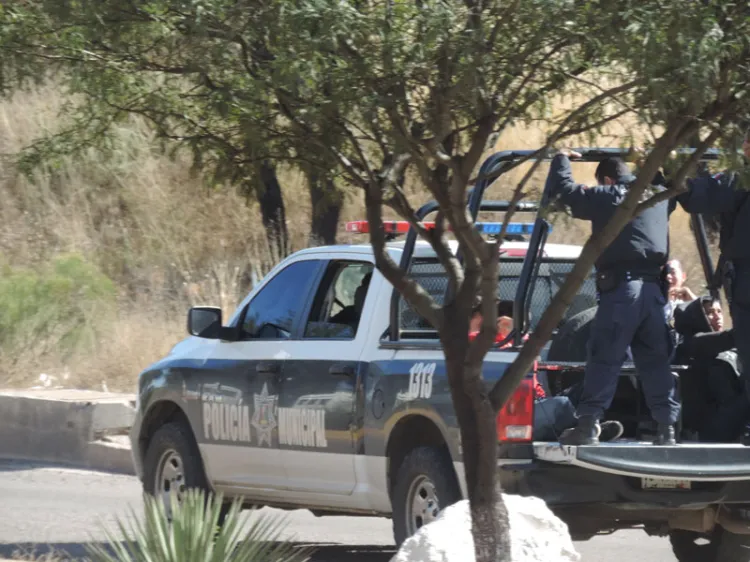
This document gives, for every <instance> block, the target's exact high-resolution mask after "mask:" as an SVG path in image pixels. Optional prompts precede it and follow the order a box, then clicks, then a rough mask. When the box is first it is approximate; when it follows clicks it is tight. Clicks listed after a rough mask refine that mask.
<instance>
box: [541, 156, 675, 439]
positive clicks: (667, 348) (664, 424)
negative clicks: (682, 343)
mask: <svg viewBox="0 0 750 562" xmlns="http://www.w3.org/2000/svg"><path fill="white" fill-rule="evenodd" d="M568 155H570V156H572V157H580V155H579V154H578V153H575V152H571V151H563V152H561V153H559V154H557V155H556V156H555V157H554V158H553V159H552V163H551V166H550V171H549V175H548V177H547V186H546V189H548V190H549V191H548V192H549V193H550V194H551V197H552V199H553V201H557V202H558V203H562V204H563V205H564V206H566V207H568V208H569V209H570V211H571V214H572V215H573V217H575V218H579V219H583V220H588V221H591V228H592V233H593V234H596V233H598V232H599V231H601V230H602V229H603V228H604V227H605V225H606V224H607V223H608V222H609V220H610V219H611V218H612V215H613V214H614V213H615V211H616V210H617V206H618V205H619V204H620V203H622V201H623V200H624V199H625V197H626V195H627V191H628V186H629V185H630V184H631V183H632V182H633V181H634V180H635V176H633V174H632V173H631V172H630V169H629V168H628V167H627V165H626V164H625V163H624V162H623V161H622V160H620V159H619V158H605V159H604V160H602V161H601V162H600V163H599V165H598V167H597V169H596V180H597V182H598V184H599V185H597V186H596V187H587V186H585V185H581V184H578V183H576V182H575V181H574V180H573V177H572V173H571V169H570V159H569V158H568ZM655 189H663V188H661V187H655ZM671 208H672V206H671V203H670V202H668V201H663V202H660V203H657V204H656V205H654V206H653V207H651V208H649V209H647V210H646V211H644V212H643V213H641V214H640V215H638V216H637V217H635V218H634V219H633V220H631V221H630V223H628V224H627V225H626V226H625V228H623V230H622V231H621V232H620V234H619V235H618V236H617V237H616V238H615V239H614V240H613V241H612V243H611V244H610V245H609V246H608V247H607V248H606V249H605V250H604V251H603V252H602V254H601V255H600V256H599V258H598V259H597V261H596V264H595V266H596V285H597V292H598V294H599V307H598V308H597V311H596V316H595V318H594V324H593V327H592V330H591V340H590V342H589V353H588V361H587V362H586V370H585V372H584V379H583V392H582V393H581V400H580V402H579V403H578V406H577V408H576V415H577V420H578V423H577V425H576V427H574V428H570V429H568V430H566V431H565V432H563V434H562V436H561V437H560V443H561V444H564V445H596V444H598V443H599V435H600V433H601V425H600V420H601V418H602V417H603V415H604V412H605V410H607V409H608V408H609V406H610V405H611V403H612V399H613V397H614V394H615V390H616V388H617V382H618V379H619V376H620V369H621V367H622V365H623V363H624V362H625V358H626V350H627V349H628V346H630V348H631V351H632V354H633V360H634V362H635V364H636V367H637V369H638V371H639V375H640V378H641V381H642V385H643V390H644V393H645V396H646V402H647V404H648V407H649V410H650V411H651V416H652V417H653V418H654V420H655V421H656V422H657V424H658V426H657V435H656V439H655V440H654V444H655V445H674V444H676V441H675V424H676V422H677V419H678V417H679V412H680V405H679V403H678V402H677V401H676V400H675V379H674V377H673V375H672V373H671V369H670V362H669V358H670V353H671V351H672V343H671V340H670V336H669V328H668V325H667V322H666V318H665V314H664V307H665V305H666V304H667V303H666V295H665V294H664V292H663V290H662V285H661V274H662V268H663V267H664V265H665V264H666V262H667V252H668V234H669V214H670V210H671Z"/></svg>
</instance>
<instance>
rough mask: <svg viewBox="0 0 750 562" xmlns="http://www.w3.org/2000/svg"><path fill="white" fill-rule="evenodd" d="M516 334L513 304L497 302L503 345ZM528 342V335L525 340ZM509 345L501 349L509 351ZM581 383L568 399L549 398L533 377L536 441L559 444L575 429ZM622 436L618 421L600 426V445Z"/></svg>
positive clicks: (476, 315) (478, 312) (475, 316)
mask: <svg viewBox="0 0 750 562" xmlns="http://www.w3.org/2000/svg"><path fill="white" fill-rule="evenodd" d="M481 306H482V301H481V299H477V301H476V302H475V304H474V307H473V309H472V315H471V320H470V323H469V341H472V340H473V339H474V338H476V337H477V335H478V334H479V330H480V329H481V327H482V308H481ZM512 331H513V301H507V300H498V301H497V337H496V338H495V342H496V343H501V342H502V341H503V340H505V338H506V337H507V336H508V335H509V334H510V333H511V332H512ZM525 338H528V335H526V336H525ZM511 344H512V342H510V341H508V342H506V343H505V344H504V345H502V346H501V348H500V349H504V348H507V347H510V345H511ZM580 384H581V383H578V384H575V385H573V386H572V387H570V388H568V389H566V391H567V393H568V395H567V396H547V392H546V391H545V390H544V387H543V386H542V385H541V384H540V383H539V381H538V380H536V377H534V422H533V423H534V430H533V439H534V441H557V440H558V438H559V436H560V434H561V433H562V432H563V431H565V430H566V429H568V428H570V427H572V426H574V425H575V422H576V415H575V411H576V403H575V400H576V399H577V398H578V397H579V396H580V394H581V391H580V388H578V387H579V386H580ZM622 434H623V426H622V424H621V423H620V422H618V421H616V420H609V421H605V422H601V434H600V435H599V440H600V441H613V440H615V439H617V438H618V437H620V436H621V435H622Z"/></svg>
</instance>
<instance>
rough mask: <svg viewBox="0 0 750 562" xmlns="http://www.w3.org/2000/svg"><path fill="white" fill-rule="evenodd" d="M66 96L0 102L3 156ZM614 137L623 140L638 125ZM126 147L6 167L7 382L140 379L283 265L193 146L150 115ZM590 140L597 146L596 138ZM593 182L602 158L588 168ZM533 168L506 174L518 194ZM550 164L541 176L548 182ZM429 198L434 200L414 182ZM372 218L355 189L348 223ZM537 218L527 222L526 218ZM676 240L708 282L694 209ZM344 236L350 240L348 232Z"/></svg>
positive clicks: (286, 175)
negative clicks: (206, 311) (198, 320)
mask: <svg viewBox="0 0 750 562" xmlns="http://www.w3.org/2000/svg"><path fill="white" fill-rule="evenodd" d="M61 102H62V100H61V99H60V98H59V96H58V94H57V92H56V91H55V89H54V88H52V87H50V88H47V89H44V90H42V91H40V92H38V93H37V94H35V95H23V96H18V97H16V98H14V99H12V100H9V101H7V102H4V103H1V104H0V121H1V123H2V127H1V128H0V153H2V154H4V155H6V156H7V157H8V158H9V160H8V162H10V158H11V157H12V155H13V154H15V153H16V152H18V151H19V150H20V149H21V148H22V147H23V146H26V145H27V144H28V143H30V142H32V141H33V139H35V138H37V137H38V136H39V135H41V134H42V133H44V132H45V131H50V130H52V131H53V130H55V128H56V126H57V123H58V120H57V112H58V110H59V108H60V105H61ZM626 127H627V124H624V125H621V127H620V130H617V129H613V130H612V131H610V132H609V134H608V135H607V136H605V137H603V138H601V140H600V144H601V145H602V146H605V145H607V146H615V145H616V144H617V138H618V137H619V135H621V134H623V133H624V132H625V130H626ZM117 139H118V143H119V147H120V148H119V150H118V151H117V156H116V157H115V158H113V159H105V158H104V157H102V155H101V154H98V153H97V151H96V150H91V151H89V153H87V154H86V156H85V158H84V159H83V160H82V161H80V160H78V161H65V162H61V163H59V164H58V165H55V166H54V167H48V168H45V169H40V170H38V171H37V172H36V175H35V177H34V179H33V181H28V180H27V179H25V178H24V177H22V176H21V175H20V174H19V173H18V172H17V171H16V170H14V168H13V166H12V165H11V164H10V163H6V164H5V165H4V166H3V167H2V169H1V173H0V198H1V199H0V200H1V201H2V204H0V310H2V311H3V313H2V317H1V318H0V352H1V353H2V355H1V356H0V357H1V359H0V386H31V385H33V384H38V383H39V377H40V375H41V374H47V375H50V376H53V377H56V379H57V382H56V384H57V383H59V384H65V385H66V386H79V387H84V388H85V387H90V388H102V386H106V387H107V388H109V389H110V390H114V389H121V390H132V388H133V385H134V384H135V376H136V375H137V373H138V372H139V371H140V370H141V369H142V368H143V367H145V366H146V365H147V364H149V363H150V362H151V361H153V360H155V359H157V358H158V357H160V356H161V355H163V354H164V353H166V352H167V351H168V350H169V348H170V347H171V346H172V345H173V344H174V343H176V342H177V341H178V340H179V339H181V338H183V337H184V336H185V312H186V309H187V308H188V307H189V306H191V305H193V304H218V305H220V306H222V307H223V309H224V310H225V311H226V313H229V312H230V311H231V310H233V309H234V307H235V306H236V304H237V302H238V301H239V300H240V299H242V297H243V296H244V295H245V294H246V292H247V290H248V289H249V288H250V287H251V286H252V284H253V282H254V280H257V279H258V278H260V277H261V276H262V275H263V274H264V273H265V272H266V271H267V270H268V268H269V267H270V266H271V265H272V264H273V259H272V258H271V257H270V256H269V255H268V252H267V251H266V250H265V248H266V246H265V243H264V234H263V231H262V228H261V222H260V217H259V212H258V209H257V206H256V205H255V203H254V202H253V201H248V200H245V199H244V198H243V197H241V196H240V195H238V194H237V193H235V192H234V190H233V189H232V188H231V187H230V186H226V187H225V188H223V189H215V190H208V189H207V188H206V187H205V184H204V183H203V181H202V178H201V177H192V176H191V175H190V173H189V171H188V170H189V164H190V162H189V161H188V160H187V159H186V158H184V157H178V158H177V159H175V160H170V159H169V158H167V157H166V156H162V155H160V153H159V152H158V149H157V145H156V143H155V140H154V137H153V135H152V134H151V133H150V132H149V130H148V128H147V127H146V126H145V125H144V124H143V123H142V122H141V121H140V120H138V119H133V120H132V121H131V122H130V123H128V124H127V126H123V127H122V128H120V129H119V130H118V131H117ZM541 139H542V132H541V131H540V130H538V129H534V128H524V127H519V128H516V129H513V130H511V131H509V132H508V133H507V134H505V135H504V136H503V137H502V138H500V139H499V141H498V145H497V147H498V148H533V147H535V146H538V145H539V143H540V141H541ZM580 144H585V143H584V142H583V141H581V142H580ZM577 168H580V170H576V171H577V173H580V175H579V178H580V180H581V181H593V178H592V176H593V166H590V165H579V166H578V167H577ZM523 171H524V170H518V171H516V172H515V173H514V174H510V175H509V177H508V178H504V179H503V181H501V182H497V185H495V186H493V187H492V189H491V192H490V194H489V195H488V196H491V197H493V198H502V197H503V196H507V195H508V193H509V190H510V189H511V188H512V185H513V181H514V180H518V179H519V178H520V175H521V174H522V173H523ZM545 173H546V168H545V167H541V170H540V171H539V172H538V173H537V174H536V177H535V182H534V186H535V187H536V188H537V189H538V187H539V185H540V184H541V181H543V178H544V174H545ZM280 179H281V182H282V186H283V190H284V194H285V200H286V204H287V216H288V221H289V230H290V235H291V239H292V245H293V247H294V248H295V249H299V248H301V247H304V246H305V245H306V244H307V236H308V231H309V218H308V217H309V213H310V205H309V199H308V195H307V190H306V189H305V186H304V184H303V183H302V181H303V179H302V177H301V175H300V174H298V173H296V172H294V171H288V170H287V171H283V172H282V173H281V175H280ZM411 195H412V197H413V199H414V201H415V204H419V203H420V202H421V201H424V200H425V195H424V193H423V192H421V191H420V190H419V189H418V188H416V187H412V189H411ZM355 218H364V209H363V208H362V197H361V196H360V195H359V193H357V192H356V191H354V192H352V193H350V194H349V196H348V197H347V201H346V205H345V208H344V211H343V214H342V225H341V230H343V221H346V220H352V219H355ZM519 220H525V219H519ZM558 222H559V224H558V225H557V227H556V229H555V232H554V234H553V238H554V240H553V241H565V242H580V241H581V240H584V239H585V235H586V233H587V231H586V225H583V224H581V223H572V222H571V221H562V220H559V221H558ZM672 230H673V251H674V254H675V255H676V256H677V257H679V258H680V259H682V260H683V262H684V263H685V264H686V267H687V270H688V274H689V276H690V279H692V280H694V283H693V284H692V286H693V288H694V290H699V289H700V282H699V280H700V269H699V264H698V261H697V259H696V258H695V256H694V253H693V251H694V250H693V248H694V246H693V244H692V237H691V236H690V233H689V227H688V222H687V216H685V215H684V213H682V212H681V211H678V213H677V215H676V216H675V218H674V220H673V226H672ZM347 240H350V238H347V235H346V234H345V233H343V232H342V233H341V236H340V241H347Z"/></svg>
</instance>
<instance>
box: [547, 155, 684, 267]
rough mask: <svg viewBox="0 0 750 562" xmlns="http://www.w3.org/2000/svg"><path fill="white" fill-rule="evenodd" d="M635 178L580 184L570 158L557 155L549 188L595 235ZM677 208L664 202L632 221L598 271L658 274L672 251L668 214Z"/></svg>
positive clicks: (605, 254) (600, 261) (604, 254)
mask: <svg viewBox="0 0 750 562" xmlns="http://www.w3.org/2000/svg"><path fill="white" fill-rule="evenodd" d="M633 181H635V177H634V176H632V175H628V176H624V177H621V178H618V181H617V183H616V184H614V185H598V186H595V187H587V186H585V185H582V184H578V183H576V182H575V181H574V180H573V175H572V173H571V169H570V160H569V159H568V157H567V156H565V155H562V154H558V155H556V156H555V157H554V158H553V159H552V164H551V166H550V171H549V175H548V176H547V189H549V190H550V191H549V193H550V195H551V197H552V198H553V200H557V201H558V202H560V203H562V204H563V205H565V206H567V207H568V208H569V209H570V212H571V213H572V215H573V216H574V217H575V218H577V219H583V220H588V221H591V231H592V234H596V233H598V232H599V231H601V230H602V229H603V228H604V226H605V225H606V224H607V223H608V222H609V220H610V219H611V218H612V215H614V214H615V211H616V210H617V206H618V205H619V204H620V203H622V201H623V200H624V199H625V197H626V195H627V192H628V186H629V185H630V184H631V183H632V182H633ZM655 189H663V187H655ZM674 208H675V204H674V201H672V200H668V201H662V202H660V203H658V204H656V205H654V206H653V207H651V208H649V209H647V210H645V211H644V212H643V213H641V214H640V215H638V216H637V217H635V218H634V219H633V220H631V221H630V222H629V223H628V224H627V225H626V226H625V228H623V229H622V231H621V232H620V234H618V236H617V238H615V239H614V240H613V241H612V243H611V244H610V245H609V247H607V248H606V249H605V250H604V252H602V254H601V255H600V256H599V259H598V260H596V264H595V266H596V269H597V271H605V270H613V269H618V270H629V271H634V272H642V273H651V272H654V273H656V274H658V273H659V269H660V268H661V266H663V265H664V264H665V263H666V261H667V256H668V253H669V215H670V213H671V212H672V211H673V210H674Z"/></svg>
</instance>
